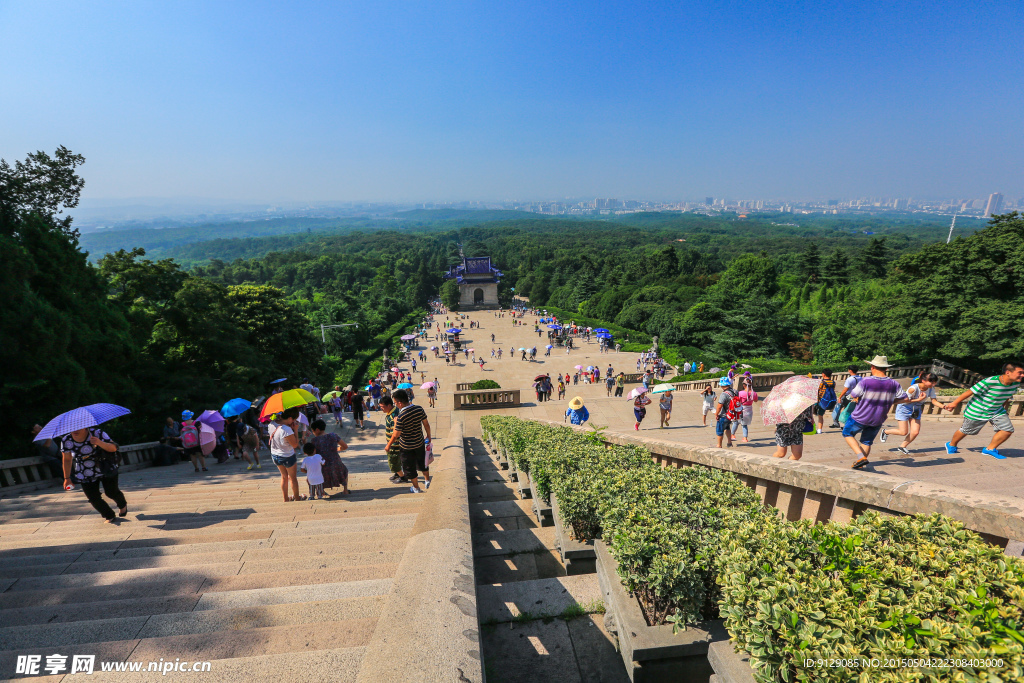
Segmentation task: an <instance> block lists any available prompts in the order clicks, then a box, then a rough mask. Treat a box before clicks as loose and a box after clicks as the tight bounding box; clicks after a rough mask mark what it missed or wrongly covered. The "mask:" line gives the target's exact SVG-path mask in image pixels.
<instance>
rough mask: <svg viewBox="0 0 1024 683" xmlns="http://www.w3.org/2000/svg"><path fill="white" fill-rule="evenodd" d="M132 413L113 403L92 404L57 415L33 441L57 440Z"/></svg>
mask: <svg viewBox="0 0 1024 683" xmlns="http://www.w3.org/2000/svg"><path fill="white" fill-rule="evenodd" d="M131 412H132V411H130V410H128V409H127V408H122V407H121V406H115V405H114V404H113V403H93V404H92V405H90V406H85V407H83V408H75V409H74V410H71V411H68V412H66V413H64V414H62V415H58V416H57V417H55V418H53V419H52V420H50V421H49V422H47V423H46V426H45V427H43V431H41V432H39V433H38V434H36V438H34V439H33V441H42V440H43V439H59V438H61V437H62V436H64V435H65V434H70V433H71V432H74V431H76V430H79V429H88V428H89V427H95V426H96V425H100V424H103V423H104V422H107V421H108V420H113V419H114V418H115V417H121V416H122V415H130V414H131Z"/></svg>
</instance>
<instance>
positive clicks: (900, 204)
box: [892, 199, 910, 210]
mask: <svg viewBox="0 0 1024 683" xmlns="http://www.w3.org/2000/svg"><path fill="white" fill-rule="evenodd" d="M908 206H910V200H909V199H897V200H896V201H894V202H893V203H892V208H894V209H901V210H902V209H906V208H907V207H908Z"/></svg>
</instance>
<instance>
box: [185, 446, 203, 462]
mask: <svg viewBox="0 0 1024 683" xmlns="http://www.w3.org/2000/svg"><path fill="white" fill-rule="evenodd" d="M185 457H187V458H190V459H191V458H201V457H203V448H202V446H193V447H192V448H186V449H185Z"/></svg>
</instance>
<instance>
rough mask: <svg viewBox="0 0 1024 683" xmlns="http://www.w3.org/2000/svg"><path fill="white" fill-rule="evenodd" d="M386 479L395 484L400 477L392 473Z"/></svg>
mask: <svg viewBox="0 0 1024 683" xmlns="http://www.w3.org/2000/svg"><path fill="white" fill-rule="evenodd" d="M388 481H390V482H391V483H392V484H397V483H398V482H399V481H401V477H399V476H398V475H397V474H392V475H391V478H390V479H388Z"/></svg>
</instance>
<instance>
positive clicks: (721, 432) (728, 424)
mask: <svg viewBox="0 0 1024 683" xmlns="http://www.w3.org/2000/svg"><path fill="white" fill-rule="evenodd" d="M727 429H728V430H729V433H730V434H732V420H730V419H729V418H727V417H726V416H725V415H723V416H722V417H720V418H718V422H716V423H715V434H716V435H718V436H725V430H727Z"/></svg>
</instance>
